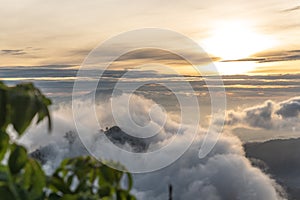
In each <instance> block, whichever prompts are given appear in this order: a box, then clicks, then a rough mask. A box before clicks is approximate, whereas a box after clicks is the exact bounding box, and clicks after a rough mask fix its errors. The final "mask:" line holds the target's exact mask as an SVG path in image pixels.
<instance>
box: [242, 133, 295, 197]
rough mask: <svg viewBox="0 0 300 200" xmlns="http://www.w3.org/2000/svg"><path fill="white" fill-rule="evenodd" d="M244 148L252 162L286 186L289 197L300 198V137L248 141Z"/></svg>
mask: <svg viewBox="0 0 300 200" xmlns="http://www.w3.org/2000/svg"><path fill="white" fill-rule="evenodd" d="M244 148H245V152H246V157H248V158H250V160H251V161H252V164H254V165H255V166H257V167H259V168H261V169H262V170H263V171H266V172H267V173H269V174H271V175H272V176H273V177H274V178H275V179H276V180H277V181H278V182H279V183H280V184H281V185H283V186H284V187H285V188H286V190H287V192H288V194H289V199H295V200H296V199H297V200H299V199H300V138H298V139H285V140H271V141H267V142H262V143H247V144H245V145H244Z"/></svg>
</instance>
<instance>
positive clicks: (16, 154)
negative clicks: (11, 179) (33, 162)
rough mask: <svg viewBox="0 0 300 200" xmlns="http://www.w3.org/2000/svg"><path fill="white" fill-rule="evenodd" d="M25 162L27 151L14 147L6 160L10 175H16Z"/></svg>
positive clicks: (17, 146) (20, 147)
mask: <svg viewBox="0 0 300 200" xmlns="http://www.w3.org/2000/svg"><path fill="white" fill-rule="evenodd" d="M26 162H27V151H26V149H25V148H24V147H22V146H19V145H14V146H13V150H12V153H11V154H10V157H9V160H8V166H9V169H10V172H11V173H12V174H17V173H18V172H19V171H20V170H21V169H22V168H23V167H24V166H25V164H26Z"/></svg>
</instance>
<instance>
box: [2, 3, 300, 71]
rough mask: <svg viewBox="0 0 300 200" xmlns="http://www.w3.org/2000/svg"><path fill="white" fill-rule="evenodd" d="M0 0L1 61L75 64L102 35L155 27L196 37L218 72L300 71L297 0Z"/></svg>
mask: <svg viewBox="0 0 300 200" xmlns="http://www.w3.org/2000/svg"><path fill="white" fill-rule="evenodd" d="M0 3H1V6H0V27H1V31H0V60H1V66H2V67H14V66H28V67H30V66H44V65H66V66H69V67H70V66H72V67H75V68H78V66H80V64H81V63H82V62H83V60H84V58H85V57H86V56H87V54H88V53H89V52H90V51H91V50H92V49H93V48H95V47H96V46H98V45H99V44H100V43H102V42H104V41H105V40H107V39H109V38H111V37H113V36H115V35H117V34H120V33H123V32H126V31H130V30H134V29H140V28H149V27H155V28H162V29H169V30H173V31H176V32H179V33H181V34H183V35H185V36H187V37H189V38H191V39H192V40H194V41H195V42H197V43H198V44H199V45H200V46H201V47H202V48H203V49H204V50H205V51H206V52H207V53H208V54H209V55H210V57H211V58H212V60H213V61H214V63H215V65H216V66H217V68H218V70H219V72H220V73H221V74H287V73H298V72H299V70H298V65H299V64H300V61H299V59H300V42H299V41H300V40H299V39H300V38H299V37H300V36H299V30H300V22H299V18H300V7H299V6H300V3H299V1H296V0H290V1H284V0H266V1H258V0H255V1H241V0H233V1H230V2H226V3H224V2H221V1H216V0H212V1H194V0H188V1H176V2H170V1H158V0H154V1H146V0H139V1H137V0H133V1H123V0H122V1H121V0H109V1H108V0H101V1H95V0H89V1H78V0H75V1H64V2H62V1H58V0H54V1H49V2H41V1H37V0H28V1H21V0H0ZM170 59H171V58H170ZM123 63H124V65H126V64H127V65H128V63H130V61H128V60H123ZM179 65H180V64H179ZM182 67H183V71H184V70H185V69H184V68H185V66H184V65H182ZM186 71H187V73H188V70H186Z"/></svg>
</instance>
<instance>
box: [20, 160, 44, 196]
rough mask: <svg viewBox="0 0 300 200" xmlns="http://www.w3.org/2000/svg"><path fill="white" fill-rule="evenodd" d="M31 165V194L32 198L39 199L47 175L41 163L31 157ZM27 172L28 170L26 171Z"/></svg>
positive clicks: (29, 161)
mask: <svg viewBox="0 0 300 200" xmlns="http://www.w3.org/2000/svg"><path fill="white" fill-rule="evenodd" d="M28 163H30V166H31V172H32V173H31V177H30V178H31V187H30V190H29V196H30V198H31V199H37V198H39V197H41V196H42V194H43V189H44V187H45V186H46V176H45V174H44V171H43V170H42V168H41V166H40V165H39V163H38V162H37V161H36V160H34V159H29V160H28ZM25 174H26V171H25Z"/></svg>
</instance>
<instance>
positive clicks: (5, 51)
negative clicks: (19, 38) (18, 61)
mask: <svg viewBox="0 0 300 200" xmlns="http://www.w3.org/2000/svg"><path fill="white" fill-rule="evenodd" d="M1 54H2V55H12V56H18V55H24V54H26V52H25V50H24V49H3V50H1Z"/></svg>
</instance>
